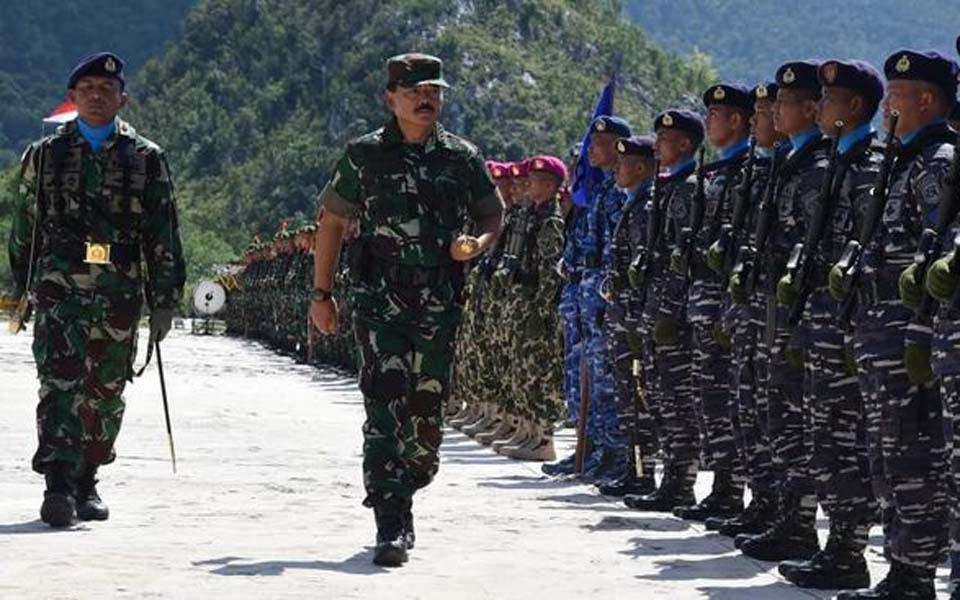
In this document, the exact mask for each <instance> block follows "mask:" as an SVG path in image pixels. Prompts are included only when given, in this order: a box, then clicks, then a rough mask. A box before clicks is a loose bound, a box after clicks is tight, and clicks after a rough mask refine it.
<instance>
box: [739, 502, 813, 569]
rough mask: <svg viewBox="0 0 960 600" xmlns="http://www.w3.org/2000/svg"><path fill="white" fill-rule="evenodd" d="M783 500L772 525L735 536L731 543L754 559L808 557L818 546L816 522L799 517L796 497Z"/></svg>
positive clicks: (780, 559) (772, 559) (778, 560)
mask: <svg viewBox="0 0 960 600" xmlns="http://www.w3.org/2000/svg"><path fill="white" fill-rule="evenodd" d="M784 504H785V508H786V510H785V514H784V516H783V518H782V519H781V520H780V521H779V522H777V524H776V525H774V526H773V527H771V528H770V529H768V530H767V531H765V532H764V533H761V534H760V535H758V536H747V537H746V538H742V537H741V536H737V538H736V542H735V545H736V544H739V545H737V547H738V548H739V549H740V551H741V552H743V553H744V554H745V555H747V556H749V557H750V558H755V559H757V560H769V561H774V562H780V561H782V560H790V559H803V560H805V559H809V558H811V557H813V555H814V554H816V553H817V552H818V551H819V550H820V542H819V540H818V539H817V529H816V525H815V523H814V522H807V521H806V520H804V519H802V518H801V516H800V506H799V505H800V501H799V499H788V500H786V501H785V503H784Z"/></svg>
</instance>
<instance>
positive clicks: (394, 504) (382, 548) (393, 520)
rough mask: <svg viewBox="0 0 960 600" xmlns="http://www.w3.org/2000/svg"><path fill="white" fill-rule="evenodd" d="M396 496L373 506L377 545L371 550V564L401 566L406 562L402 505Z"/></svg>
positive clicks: (403, 502) (403, 503)
mask: <svg viewBox="0 0 960 600" xmlns="http://www.w3.org/2000/svg"><path fill="white" fill-rule="evenodd" d="M405 504H406V501H404V500H400V499H398V498H390V499H388V500H381V501H380V502H379V503H377V504H376V505H375V506H374V507H373V515H374V518H375V519H376V522H377V547H376V548H375V549H374V552H373V564H375V565H379V566H381V567H402V566H403V563H405V562H407V541H406V528H405V527H404V510H405V508H404V505H405Z"/></svg>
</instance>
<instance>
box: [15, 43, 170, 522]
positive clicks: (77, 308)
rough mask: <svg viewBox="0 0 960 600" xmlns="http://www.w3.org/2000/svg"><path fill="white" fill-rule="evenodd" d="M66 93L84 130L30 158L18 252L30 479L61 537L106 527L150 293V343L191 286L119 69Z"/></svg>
mask: <svg viewBox="0 0 960 600" xmlns="http://www.w3.org/2000/svg"><path fill="white" fill-rule="evenodd" d="M68 88H69V90H70V92H69V95H70V98H71V100H72V101H73V102H74V104H76V106H77V112H78V113H79V118H77V119H75V120H73V121H70V122H68V123H66V124H64V125H63V126H62V127H60V128H59V129H58V130H57V132H56V133H55V134H53V135H52V136H49V137H47V138H44V139H43V140H40V141H39V142H36V143H34V144H32V145H31V146H30V147H29V148H28V149H27V151H26V152H25V153H24V155H23V159H22V160H21V165H20V177H19V192H18V197H17V199H16V204H15V209H14V210H15V212H14V217H13V226H12V229H11V234H10V241H9V251H10V264H11V267H12V270H13V273H14V278H15V285H16V286H17V288H18V291H20V292H22V293H29V294H30V302H31V304H32V305H33V307H35V309H36V312H37V318H36V325H35V328H34V341H33V352H34V358H35V360H36V363H37V375H38V377H39V379H40V403H39V405H38V406H37V429H38V438H39V440H38V442H39V443H38V447H37V451H36V453H35V454H34V456H33V469H34V470H35V471H36V472H38V473H43V474H44V475H45V477H46V483H47V490H46V492H45V493H44V501H43V506H42V507H41V510H40V516H41V518H42V519H43V521H44V522H46V523H48V524H50V525H51V526H54V527H64V526H68V525H70V524H72V523H74V522H75V520H76V519H77V518H78V517H79V518H80V519H81V520H103V519H107V518H108V516H109V511H108V509H107V506H106V505H105V504H103V502H102V501H101V499H100V497H99V495H98V494H97V490H96V483H97V480H96V475H97V470H98V468H99V467H100V465H104V464H109V463H111V462H113V460H114V459H115V458H116V453H115V451H114V443H115V441H116V439H117V435H118V434H119V433H120V424H121V421H122V419H123V413H124V408H125V404H124V400H123V390H124V387H125V386H126V383H127V381H130V380H132V378H133V362H134V358H135V356H136V347H137V325H138V323H139V320H140V313H141V309H142V307H143V304H144V288H146V300H147V304H148V306H149V309H150V315H151V316H150V342H151V343H152V342H155V341H160V340H162V339H163V337H164V336H165V335H166V334H167V332H169V330H170V325H171V321H172V317H173V311H174V309H175V307H176V306H177V304H178V303H179V301H180V296H181V293H182V290H183V284H184V279H185V266H184V261H183V256H182V251H181V246H180V235H179V231H178V228H177V217H176V207H175V203H174V198H173V185H172V182H171V180H170V174H169V171H168V169H167V163H166V159H165V158H164V156H163V152H162V150H160V148H159V147H158V146H157V145H156V144H154V143H153V142H151V141H150V140H148V139H146V138H144V137H142V136H140V135H138V134H137V133H136V131H134V129H133V127H131V126H130V125H129V124H128V123H126V122H124V121H122V120H120V119H119V118H117V113H118V112H119V110H120V109H121V108H122V107H123V106H124V105H125V104H126V100H127V96H126V94H125V93H124V73H123V61H122V60H121V59H120V58H119V57H118V56H116V55H114V54H110V53H101V54H94V55H90V56H87V57H85V58H83V59H81V61H80V62H79V64H78V65H77V66H76V67H75V68H74V70H73V72H72V73H71V74H70V78H69V82H68ZM144 268H146V271H144ZM28 274H29V275H28Z"/></svg>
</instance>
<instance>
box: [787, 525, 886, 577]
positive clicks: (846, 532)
mask: <svg viewBox="0 0 960 600" xmlns="http://www.w3.org/2000/svg"><path fill="white" fill-rule="evenodd" d="M830 525H831V527H830V537H829V538H827V545H826V546H825V547H824V549H823V550H821V551H820V552H817V553H816V554H814V555H813V557H812V558H811V559H810V560H786V561H783V562H781V563H780V564H779V565H778V566H777V569H778V570H779V571H780V574H781V575H783V577H784V578H785V579H786V580H787V581H789V582H790V583H792V584H794V585H796V586H797V587H802V588H809V589H818V590H858V589H862V588H867V587H870V571H868V570H867V561H866V560H865V559H864V558H863V548H864V544H863V543H862V542H857V541H856V537H857V533H856V531H855V526H848V525H843V524H839V525H838V524H834V523H833V522H831V524H830ZM865 535H866V534H865V532H864V537H865Z"/></svg>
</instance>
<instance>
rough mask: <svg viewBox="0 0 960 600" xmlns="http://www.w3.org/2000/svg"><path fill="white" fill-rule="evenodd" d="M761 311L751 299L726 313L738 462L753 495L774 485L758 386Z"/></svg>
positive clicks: (764, 356) (762, 361)
mask: <svg viewBox="0 0 960 600" xmlns="http://www.w3.org/2000/svg"><path fill="white" fill-rule="evenodd" d="M763 314H764V311H763V308H762V306H760V303H759V302H757V301H754V302H753V303H751V304H749V305H734V306H733V307H731V308H730V309H729V310H728V312H727V314H726V315H725V319H726V320H727V321H728V322H729V326H728V329H729V331H730V340H731V342H732V348H733V349H732V352H731V359H732V362H733V385H734V419H733V423H734V426H735V432H734V433H735V434H736V435H735V439H736V442H737V447H738V450H739V454H740V464H741V465H742V466H743V469H744V474H745V477H746V481H747V483H748V484H749V485H750V489H751V490H753V493H754V495H757V494H767V495H769V494H772V493H774V492H775V490H776V487H777V480H776V477H775V476H774V472H773V455H772V452H771V449H770V438H769V436H768V435H767V403H766V398H767V394H766V390H765V388H764V387H763V386H761V385H759V384H760V382H762V381H765V380H766V372H767V360H768V356H769V351H768V348H767V346H766V344H765V343H763V340H762V339H761V336H760V332H761V331H762V328H763Z"/></svg>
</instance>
